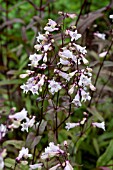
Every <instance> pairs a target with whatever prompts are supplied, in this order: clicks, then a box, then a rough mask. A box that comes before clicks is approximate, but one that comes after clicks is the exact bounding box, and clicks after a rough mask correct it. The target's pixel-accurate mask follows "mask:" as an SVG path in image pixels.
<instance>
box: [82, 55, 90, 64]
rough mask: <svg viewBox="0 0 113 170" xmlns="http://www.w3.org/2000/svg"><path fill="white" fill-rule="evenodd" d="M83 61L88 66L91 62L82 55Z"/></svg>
mask: <svg viewBox="0 0 113 170" xmlns="http://www.w3.org/2000/svg"><path fill="white" fill-rule="evenodd" d="M82 61H83V63H84V64H86V65H87V64H88V63H89V61H88V60H87V59H86V58H85V57H84V56H83V55H82Z"/></svg>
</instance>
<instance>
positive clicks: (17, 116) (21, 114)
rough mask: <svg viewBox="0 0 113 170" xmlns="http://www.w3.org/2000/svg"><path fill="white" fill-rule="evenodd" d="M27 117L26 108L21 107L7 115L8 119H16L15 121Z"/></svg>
mask: <svg viewBox="0 0 113 170" xmlns="http://www.w3.org/2000/svg"><path fill="white" fill-rule="evenodd" d="M26 118H27V110H26V109H25V108H23V109H22V110H21V111H20V112H17V113H15V114H14V115H9V119H16V120H17V121H22V120H24V119H26Z"/></svg>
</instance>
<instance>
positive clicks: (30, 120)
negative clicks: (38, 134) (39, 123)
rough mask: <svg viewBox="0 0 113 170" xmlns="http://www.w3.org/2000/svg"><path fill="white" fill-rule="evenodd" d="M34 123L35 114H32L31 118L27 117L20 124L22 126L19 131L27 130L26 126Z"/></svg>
mask: <svg viewBox="0 0 113 170" xmlns="http://www.w3.org/2000/svg"><path fill="white" fill-rule="evenodd" d="M34 123H35V116H33V118H32V119H29V118H27V119H26V122H23V123H22V124H21V126H22V129H21V131H25V130H26V131H27V132H28V128H29V127H32V126H33V125H34Z"/></svg>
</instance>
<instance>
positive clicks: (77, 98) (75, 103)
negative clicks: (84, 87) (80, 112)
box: [72, 92, 81, 107]
mask: <svg viewBox="0 0 113 170" xmlns="http://www.w3.org/2000/svg"><path fill="white" fill-rule="evenodd" d="M72 103H73V104H74V105H75V106H77V107H80V106H81V102H80V96H79V92H77V94H76V96H75V98H74V99H73V101H72Z"/></svg>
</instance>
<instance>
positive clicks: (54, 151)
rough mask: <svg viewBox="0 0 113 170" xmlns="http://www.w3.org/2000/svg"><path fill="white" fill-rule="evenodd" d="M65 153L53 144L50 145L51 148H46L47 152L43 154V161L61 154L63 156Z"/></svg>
mask: <svg viewBox="0 0 113 170" xmlns="http://www.w3.org/2000/svg"><path fill="white" fill-rule="evenodd" d="M63 153H64V151H63V150H61V149H60V148H59V146H56V145H54V143H53V142H50V143H49V146H48V147H47V148H45V152H44V153H42V155H41V159H47V158H50V157H53V156H58V155H59V154H63Z"/></svg>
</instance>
